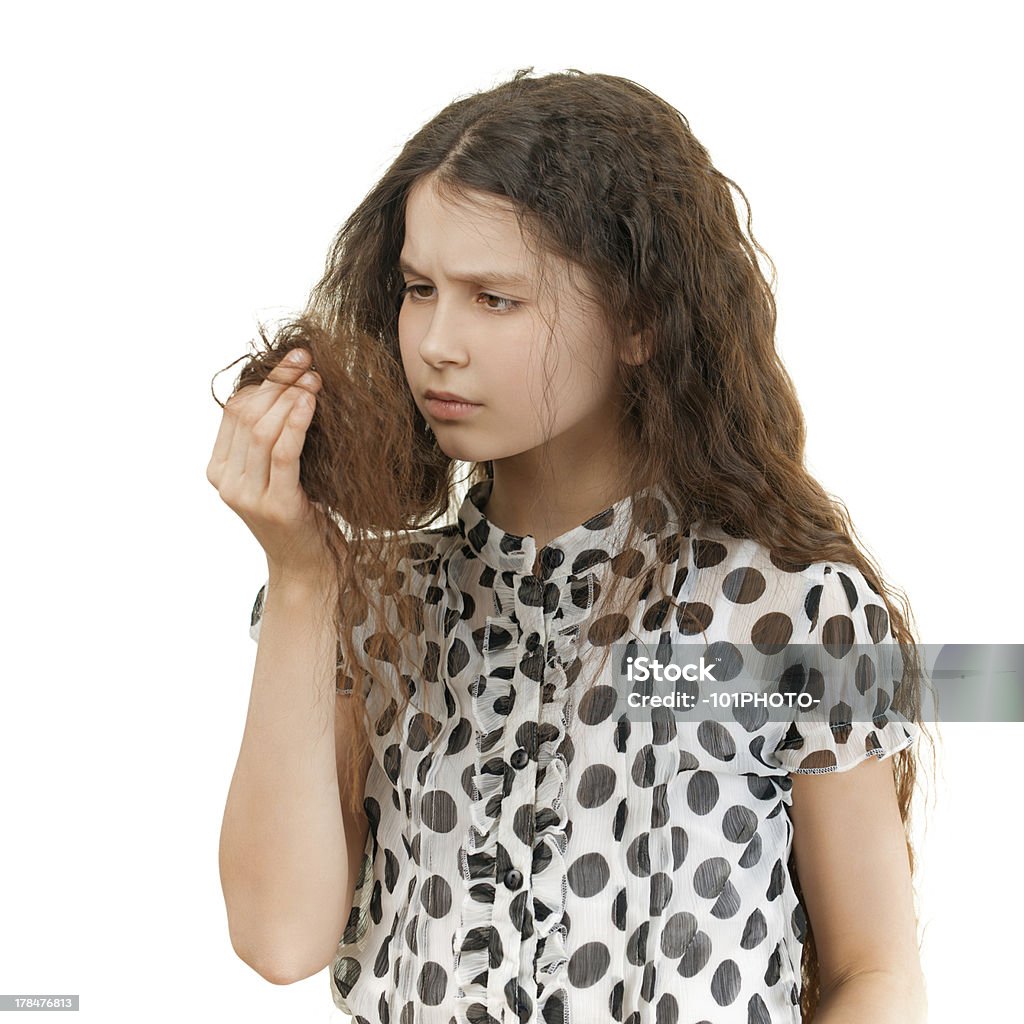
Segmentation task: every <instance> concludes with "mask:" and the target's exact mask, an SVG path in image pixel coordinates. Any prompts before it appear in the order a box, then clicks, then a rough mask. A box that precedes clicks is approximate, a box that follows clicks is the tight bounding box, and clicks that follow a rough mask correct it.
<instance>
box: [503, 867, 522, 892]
mask: <svg viewBox="0 0 1024 1024" xmlns="http://www.w3.org/2000/svg"><path fill="white" fill-rule="evenodd" d="M505 884H506V885H507V886H508V887H509V888H510V889H518V888H519V886H521V885H522V884H523V873H522V871H518V870H517V869H516V868H509V869H508V871H506V872H505Z"/></svg>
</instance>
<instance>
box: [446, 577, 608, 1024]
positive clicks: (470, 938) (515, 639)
mask: <svg viewBox="0 0 1024 1024" xmlns="http://www.w3.org/2000/svg"><path fill="white" fill-rule="evenodd" d="M594 580H595V577H594V575H593V574H590V575H588V576H587V577H585V578H584V579H583V580H579V581H574V582H573V585H572V586H570V585H569V582H566V584H565V585H564V586H563V587H562V589H561V593H560V595H559V601H558V606H557V608H556V609H555V611H554V613H553V616H552V619H551V623H552V625H554V626H555V632H554V633H553V635H552V636H550V637H549V638H548V645H547V650H546V651H545V652H544V657H545V659H546V671H545V675H544V679H545V681H544V683H543V684H541V685H543V687H544V688H545V689H546V688H547V687H549V686H552V685H553V686H554V690H553V692H551V693H550V694H549V699H548V700H547V701H545V702H543V703H541V705H540V709H539V715H538V725H539V729H538V740H539V742H538V747H537V789H536V797H535V804H536V822H537V829H536V832H535V834H534V850H536V849H537V848H538V847H539V846H540V845H541V844H543V845H544V846H545V847H546V848H547V852H548V854H549V859H548V863H547V864H546V865H545V867H544V869H543V870H542V871H540V872H538V873H537V874H535V875H533V877H532V879H531V891H532V897H533V908H532V910H533V915H532V916H533V932H534V940H535V955H534V960H533V974H534V976H535V977H536V980H537V994H536V1010H537V1019H547V1017H546V1015H545V1013H544V1008H545V1005H546V1004H547V1002H548V1000H549V999H550V998H551V997H552V996H553V995H554V994H556V993H559V992H561V993H562V995H561V998H562V1002H563V1004H564V1002H565V995H564V990H565V989H566V988H567V981H568V979H567V964H568V957H567V955H566V951H565V946H566V935H567V928H566V923H565V908H566V901H567V898H568V893H569V882H568V865H567V863H566V859H565V852H566V847H567V845H568V837H567V835H566V825H567V822H568V815H567V812H566V806H565V800H564V796H565V788H566V781H567V776H568V764H567V762H566V760H565V756H564V755H563V753H562V752H561V751H560V749H559V748H560V747H561V745H562V741H563V739H564V738H565V735H566V731H567V728H568V723H569V719H570V715H571V708H570V702H569V687H570V683H569V674H568V672H567V668H568V666H570V665H571V664H572V662H573V661H574V659H575V656H576V650H575V649H576V646H577V644H578V642H579V637H580V632H581V621H582V619H583V618H584V616H585V615H586V614H587V611H588V610H589V608H590V607H591V606H592V605H593V601H594ZM514 581H515V576H514V574H513V573H512V572H499V573H498V574H497V576H496V577H495V580H494V599H495V614H494V615H492V616H488V618H487V626H486V630H485V633H484V637H483V642H482V653H483V656H484V665H485V675H483V676H482V677H480V678H478V679H477V680H476V681H475V682H474V683H473V684H472V701H473V713H474V715H475V716H476V722H477V728H478V731H477V753H476V776H475V786H476V794H475V797H476V798H475V799H474V800H473V801H472V803H471V805H470V827H469V832H468V836H467V838H466V841H465V843H464V846H463V851H462V855H461V858H462V859H461V864H460V867H461V870H462V873H463V877H464V879H465V880H466V883H467V886H466V896H465V898H464V900H463V907H462V920H461V924H460V926H459V929H458V931H457V933H456V936H455V940H454V943H453V949H454V951H455V957H456V961H455V976H456V980H457V983H458V986H459V997H458V1009H459V1013H460V1017H459V1019H460V1020H462V1021H473V1020H488V1019H493V1018H494V1014H491V1016H490V1018H488V1017H486V1016H484V1014H485V1013H489V1012H490V1011H491V1010H492V1009H494V1008H493V1007H490V1006H489V1005H488V991H489V980H490V971H491V970H492V969H493V968H497V967H498V964H492V963H491V955H492V943H491V939H492V936H494V935H495V934H496V933H495V932H492V930H491V929H492V928H494V904H495V896H496V889H497V886H498V885H500V884H502V882H501V880H500V879H499V878H498V877H497V837H498V832H499V829H498V827H497V825H498V822H499V819H500V817H501V812H502V804H503V800H504V796H505V781H506V777H507V776H508V774H509V773H511V772H513V771H514V769H512V767H511V766H510V765H509V764H507V762H506V761H505V760H504V757H503V745H504V736H505V727H506V725H507V723H508V721H509V717H510V716H509V714H507V713H506V712H507V711H508V710H509V705H510V703H511V702H512V701H513V700H514V699H515V697H516V690H515V685H514V680H515V678H516V668H517V665H518V659H519V655H520V650H521V644H520V639H521V633H522V630H521V628H520V625H519V623H518V621H517V619H516V616H515V589H514ZM581 584H585V585H586V587H587V601H586V604H585V607H580V606H579V605H577V604H576V603H575V602H574V601H573V592H574V589H575V588H578V587H579V586H580V585H581ZM523 946H524V948H525V947H526V946H527V944H526V943H524V944H523ZM504 952H505V953H507V952H509V951H507V950H505V951H504ZM500 1005H501V1010H500V1011H499V1013H500V1014H501V1015H502V1016H499V1017H498V1018H497V1019H499V1020H501V1019H503V1015H504V1012H505V1009H506V1003H505V1000H504V997H502V1001H501V1004H500Z"/></svg>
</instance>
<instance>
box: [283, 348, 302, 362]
mask: <svg viewBox="0 0 1024 1024" xmlns="http://www.w3.org/2000/svg"><path fill="white" fill-rule="evenodd" d="M287 358H288V362H289V363H301V362H302V360H303V359H304V358H305V353H304V352H303V351H302V349H300V348H297V349H293V350H292V351H291V352H289V353H288V356H287Z"/></svg>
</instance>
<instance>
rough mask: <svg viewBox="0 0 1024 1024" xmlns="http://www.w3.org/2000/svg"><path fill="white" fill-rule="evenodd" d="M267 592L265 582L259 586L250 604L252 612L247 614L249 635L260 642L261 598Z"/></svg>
mask: <svg viewBox="0 0 1024 1024" xmlns="http://www.w3.org/2000/svg"><path fill="white" fill-rule="evenodd" d="M266 593H267V584H266V583H264V584H263V586H262V587H260V589H259V592H258V593H257V594H256V600H255V602H254V603H253V606H252V612H251V613H250V615H249V636H251V637H252V638H253V640H255V641H256V643H259V642H260V622H261V621H262V619H263V598H264V597H265V596H266Z"/></svg>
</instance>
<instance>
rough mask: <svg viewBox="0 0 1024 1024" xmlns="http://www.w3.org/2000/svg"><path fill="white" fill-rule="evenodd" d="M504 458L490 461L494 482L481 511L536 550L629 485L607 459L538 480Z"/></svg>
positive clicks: (617, 497)
mask: <svg viewBox="0 0 1024 1024" xmlns="http://www.w3.org/2000/svg"><path fill="white" fill-rule="evenodd" d="M509 461H511V460H503V461H502V462H495V463H494V467H493V468H494V483H493V485H492V487H491V493H490V496H489V497H488V499H487V502H486V504H485V506H484V510H483V511H484V515H486V516H487V518H488V519H489V520H490V521H491V522H492V523H493V524H494V525H495V526H497V527H498V528H499V529H501V530H504V531H505V532H506V533H512V534H515V535H516V536H520V537H525V536H531V537H533V538H534V542H535V544H536V547H537V551H538V553H539V552H540V550H541V549H542V548H543V547H544V546H545V545H546V544H548V543H550V542H551V541H552V540H554V539H555V538H556V537H560V536H561V535H562V534H564V533H567V532H568V531H569V530H572V529H574V528H575V527H577V526H579V525H580V524H581V523H584V522H586V521H587V520H588V519H590V518H591V517H592V516H595V515H597V513H598V512H603V511H604V510H605V509H606V508H608V507H609V506H611V505H614V504H615V503H616V502H617V501H619V500H620V499H622V498H624V497H626V495H627V493H628V492H629V491H630V490H631V489H632V488H631V487H630V485H629V484H628V483H624V482H623V480H622V478H621V476H619V475H617V474H616V473H615V472H614V467H613V465H612V464H611V463H606V462H600V463H597V462H594V463H591V464H590V465H586V466H583V467H581V468H580V470H579V471H578V472H574V473H572V474H570V475H569V476H562V477H559V478H558V479H557V481H556V482H550V481H548V482H546V483H542V482H540V481H539V480H538V479H537V476H536V474H528V473H527V474H524V473H522V472H519V471H517V468H516V467H514V466H509V465H507V464H505V463H507V462H509ZM537 568H538V567H537V566H535V567H534V571H535V572H536V571H537Z"/></svg>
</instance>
